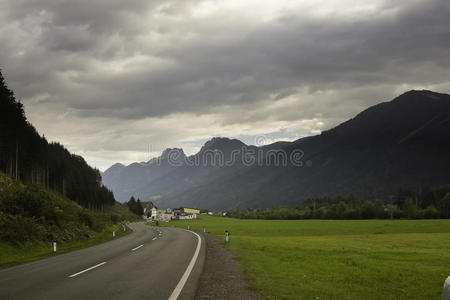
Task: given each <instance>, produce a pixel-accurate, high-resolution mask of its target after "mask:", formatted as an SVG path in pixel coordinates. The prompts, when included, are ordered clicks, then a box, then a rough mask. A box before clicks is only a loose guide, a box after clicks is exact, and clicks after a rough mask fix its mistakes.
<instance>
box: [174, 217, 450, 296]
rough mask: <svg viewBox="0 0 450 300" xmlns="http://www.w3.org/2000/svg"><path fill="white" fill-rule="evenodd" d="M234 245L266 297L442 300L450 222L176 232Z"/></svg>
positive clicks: (301, 223) (235, 224)
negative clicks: (226, 237) (210, 236)
mask: <svg viewBox="0 0 450 300" xmlns="http://www.w3.org/2000/svg"><path fill="white" fill-rule="evenodd" d="M188 225H189V226H190V228H191V229H194V230H198V231H202V230H203V227H205V228H206V231H208V232H211V233H212V234H214V235H217V236H219V237H221V238H222V239H221V240H222V241H223V239H224V231H225V230H229V231H230V243H229V244H227V245H226V247H227V248H229V249H230V250H231V251H233V252H234V253H235V254H236V256H237V258H238V262H239V263H240V265H241V266H242V268H243V271H244V276H245V278H246V281H247V283H248V286H249V287H250V288H251V289H253V290H255V291H257V292H258V293H259V294H260V295H262V296H263V297H264V298H266V299H441V292H442V286H443V283H444V281H445V278H447V276H450V220H351V221H350V220H349V221H346V220H238V219H231V218H221V217H210V216H203V215H202V216H200V217H199V219H197V220H183V221H173V222H171V223H169V224H168V226H176V227H184V228H186V227H187V226H188Z"/></svg>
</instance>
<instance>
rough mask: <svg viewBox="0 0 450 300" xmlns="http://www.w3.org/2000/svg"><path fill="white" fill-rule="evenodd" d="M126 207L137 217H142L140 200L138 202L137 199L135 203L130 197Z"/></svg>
mask: <svg viewBox="0 0 450 300" xmlns="http://www.w3.org/2000/svg"><path fill="white" fill-rule="evenodd" d="M127 206H128V208H129V209H130V210H131V212H133V213H134V214H136V215H138V216H143V215H144V208H143V207H142V203H141V200H139V198H138V199H137V201H136V199H135V198H134V197H133V196H132V197H131V198H130V200H129V201H128V202H127Z"/></svg>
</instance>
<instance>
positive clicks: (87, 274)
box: [0, 223, 205, 300]
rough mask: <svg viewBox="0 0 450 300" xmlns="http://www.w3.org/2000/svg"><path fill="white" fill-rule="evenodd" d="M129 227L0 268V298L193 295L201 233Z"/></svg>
mask: <svg viewBox="0 0 450 300" xmlns="http://www.w3.org/2000/svg"><path fill="white" fill-rule="evenodd" d="M130 228H131V229H133V232H132V233H131V234H129V235H127V236H124V237H121V238H118V239H117V240H113V241H110V242H107V243H104V244H101V245H97V246H94V247H90V248H86V249H82V250H78V251H74V252H70V253H66V254H62V255H58V256H54V257H51V258H47V259H43V260H39V261H35V262H31V263H27V264H23V265H18V266H15V267H11V268H7V269H2V270H0V299H27V300H28V299H46V300H49V299H85V300H88V299H169V297H171V299H176V298H175V297H177V296H178V299H192V298H194V296H195V291H196V287H197V285H198V279H199V277H200V274H201V272H202V269H203V262H204V259H205V257H204V256H205V251H204V248H205V247H204V242H203V239H202V238H201V237H200V236H197V235H196V234H195V233H193V232H190V231H187V230H183V229H176V228H155V227H150V226H147V225H145V224H144V223H133V224H130ZM159 232H160V233H159ZM199 240H201V246H200V247H199V244H200V243H199ZM141 245H142V246H141ZM196 253H198V257H197V258H196V259H195V254H196ZM189 269H192V272H189ZM186 270H188V271H186ZM182 278H183V280H182ZM186 279H187V280H186ZM184 280H186V283H185V284H183V283H184ZM180 281H181V282H180ZM174 291H175V292H174Z"/></svg>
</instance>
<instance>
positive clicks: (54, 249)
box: [53, 242, 56, 252]
mask: <svg viewBox="0 0 450 300" xmlns="http://www.w3.org/2000/svg"><path fill="white" fill-rule="evenodd" d="M53 252H56V242H53Z"/></svg>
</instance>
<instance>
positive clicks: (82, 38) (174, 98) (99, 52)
mask: <svg viewBox="0 0 450 300" xmlns="http://www.w3.org/2000/svg"><path fill="white" fill-rule="evenodd" d="M200 2H202V1H200V0H199V1H195V0H192V1H158V0H152V1H143V0H138V1H119V0H113V1H111V0H96V1H88V0H82V1H69V0H65V1H52V0H15V1H12V0H11V1H2V2H1V3H0V67H1V68H2V69H3V72H4V75H5V76H6V78H7V81H8V83H9V85H10V86H11V87H12V88H13V89H14V90H15V91H16V94H17V95H18V96H19V97H20V98H23V99H24V101H25V104H26V107H27V105H28V106H29V107H30V111H31V114H33V111H38V109H37V107H38V106H45V107H44V108H45V109H47V110H54V114H58V115H63V114H64V113H65V112H67V111H70V113H71V115H72V116H75V117H76V118H78V119H79V120H83V122H92V124H93V125H94V124H95V125H96V126H100V125H99V124H97V123H96V122H97V121H93V120H94V119H95V120H97V119H98V117H101V118H105V119H108V120H110V121H108V122H106V121H104V122H105V123H104V124H106V126H108V127H110V128H111V131H108V134H107V136H108V139H106V138H105V140H102V143H103V144H104V146H103V147H105V148H107V147H109V146H111V148H114V147H119V146H117V145H112V144H111V141H112V140H115V139H117V137H118V136H121V135H126V132H127V130H128V129H127V128H126V127H125V128H123V129H121V130H119V129H117V130H115V129H114V128H115V127H114V126H126V125H125V124H126V121H127V120H137V119H145V118H147V117H152V118H166V117H167V116H171V115H172V114H174V113H194V114H197V115H198V116H202V115H205V114H215V115H217V116H218V118H217V122H218V123H220V124H222V125H223V126H231V125H233V124H246V125H247V126H249V124H260V123H258V122H264V121H265V120H266V121H273V122H278V121H286V122H294V121H297V120H302V119H304V120H312V119H315V118H318V119H322V121H323V122H324V124H326V125H327V126H332V125H335V124H336V123H337V122H339V120H341V121H342V120H344V119H345V118H348V117H351V116H352V115H354V114H355V113H357V112H358V111H360V110H362V109H364V108H365V107H368V106H370V105H372V104H374V103H376V102H379V101H382V100H389V99H390V98H392V96H394V95H395V94H396V93H399V90H398V87H399V86H401V85H403V84H407V85H408V87H414V86H424V85H433V86H441V87H444V88H446V87H448V86H449V84H448V82H449V79H448V78H450V76H449V75H450V71H449V66H450V50H449V49H450V18H449V16H450V4H449V3H448V1H446V0H431V1H385V2H380V3H379V7H378V10H377V11H375V12H373V13H372V14H367V15H365V16H364V17H361V16H357V15H352V16H336V17H335V18H330V17H325V18H324V17H320V16H313V15H310V14H309V13H308V11H305V12H302V11H295V10H294V11H284V12H282V13H281V14H280V15H279V16H278V17H277V18H275V19H272V20H270V21H266V22H260V21H258V20H256V21H255V20H249V19H246V18H245V17H242V18H239V16H233V15H229V14H227V13H225V12H224V13H220V12H218V13H216V14H215V15H213V16H210V17H204V18H194V17H192V15H191V9H192V8H193V7H195V6H196V5H197V4H198V3H200ZM261 5H263V4H261ZM257 9H258V8H255V11H257ZM256 13H257V12H255V14H256ZM441 92H449V90H442V91H441ZM35 98H39V101H37V100H33V99H35ZM289 99H291V100H292V99H296V100H295V101H294V100H292V101H291V100H289ZM288 100H289V101H291V102H289V101H288ZM75 117H73V118H71V120H75V119H76V118H75ZM33 118H36V119H37V120H39V116H33ZM43 122H44V121H43ZM73 122H75V121H73ZM114 124H117V125H114ZM255 126H256V125H255ZM100 127H101V126H100ZM277 130H279V128H274V131H277ZM148 131H149V132H150V131H151V128H150V129H148ZM168 132H169V131H168ZM76 134H78V133H74V135H76ZM91 134H92V135H93V136H95V132H93V133H91ZM99 134H100V133H99ZM139 134H140V135H139ZM139 134H137V135H136V136H135V137H132V138H129V139H128V140H129V141H132V142H137V141H138V140H139V136H141V137H142V136H144V135H145V134H146V133H143V132H140V133H139ZM152 134H153V136H157V137H158V138H161V139H164V137H163V136H164V133H158V134H155V133H151V132H150V133H148V134H147V136H152ZM170 134H173V132H170ZM177 138H180V137H177ZM92 140H95V138H93V139H92ZM183 140H188V138H187V137H185V138H184V139H183ZM93 143H94V142H93V141H91V140H87V141H86V143H85V147H86V149H87V148H89V147H91V149H98V145H96V146H95V147H94V145H93ZM89 145H91V146H89ZM172 146H177V145H176V144H172ZM114 149H115V148H114ZM121 149H122V148H121ZM122 150H123V149H122Z"/></svg>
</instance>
